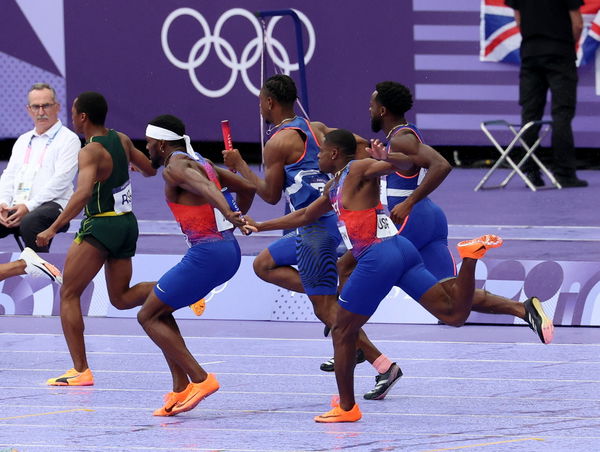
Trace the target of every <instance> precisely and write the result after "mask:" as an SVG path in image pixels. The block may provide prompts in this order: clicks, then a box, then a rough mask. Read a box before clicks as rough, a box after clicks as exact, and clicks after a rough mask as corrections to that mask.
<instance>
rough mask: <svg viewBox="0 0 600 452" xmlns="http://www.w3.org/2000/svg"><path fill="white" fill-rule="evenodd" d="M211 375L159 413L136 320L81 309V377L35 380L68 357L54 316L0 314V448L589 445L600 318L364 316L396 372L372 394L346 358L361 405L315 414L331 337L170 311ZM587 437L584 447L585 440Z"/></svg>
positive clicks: (321, 404) (158, 388)
mask: <svg viewBox="0 0 600 452" xmlns="http://www.w3.org/2000/svg"><path fill="white" fill-rule="evenodd" d="M180 325H181V329H182V332H183V334H184V336H185V337H186V341H187V344H188V346H189V348H190V350H191V351H192V353H193V354H194V355H195V356H196V358H197V359H198V361H199V362H200V363H201V364H202V365H203V366H204V367H205V368H206V369H207V370H208V371H209V372H213V373H215V374H216V376H217V378H218V379H219V381H220V383H221V389H220V390H219V391H218V392H217V393H215V394H213V395H212V396H210V397H208V398H207V399H206V400H204V401H203V402H202V403H201V404H200V405H198V407H196V408H195V409H194V410H192V411H190V412H187V413H183V414H180V415H178V416H175V417H170V418H157V417H153V416H152V411H153V410H154V409H156V408H158V407H159V406H161V404H162V403H161V402H162V397H161V396H162V394H163V393H165V392H167V391H168V390H169V389H170V388H169V385H170V382H171V381H170V376H169V373H168V370H167V366H166V364H165V362H164V359H163V357H162V354H161V353H160V352H159V350H158V349H157V347H156V346H155V345H154V344H153V343H152V342H151V341H150V340H149V339H148V338H147V337H146V336H145V335H144V334H143V331H142V330H141V328H140V327H139V326H138V325H137V323H136V322H135V320H129V319H99V318H88V319H87V326H88V329H87V332H86V333H87V348H88V353H89V360H90V363H91V366H92V370H93V371H94V373H95V377H96V385H95V386H93V387H82V388H75V387H71V388H68V387H67V388H65V387H62V388H61V387H58V388H57V387H48V386H44V384H43V382H44V381H45V379H46V378H48V377H52V376H56V375H58V374H60V373H62V372H63V371H64V370H65V369H66V368H67V367H69V366H70V359H69V356H68V353H67V350H66V347H65V345H64V339H63V338H62V334H61V332H60V323H59V321H58V319H53V318H46V319H43V318H34V319H31V318H0V327H1V328H0V329H1V330H2V331H3V333H1V334H0V342H1V343H2V350H3V351H2V354H1V355H0V356H1V357H2V358H1V364H0V372H1V374H2V383H0V389H1V394H2V395H1V396H0V413H1V414H0V428H1V431H2V435H1V437H0V447H2V448H5V449H0V450H11V449H10V448H13V449H15V450H18V451H37V450H73V451H80V450H81V451H88V450H123V451H132V450H142V451H144V450H147V451H151V450H166V451H179V450H199V451H216V450H219V451H225V450H227V451H298V450H303V451H330V450H341V449H348V450H356V451H391V450H403V451H404V450H407V451H434V450H444V451H446V450H460V449H464V448H469V449H470V448H473V450H478V451H510V450H519V451H532V452H533V451H544V452H546V451H561V450H596V447H597V444H598V442H599V441H600V434H599V433H598V419H599V418H600V409H599V408H598V407H599V404H598V401H599V400H598V393H599V392H600V380H598V373H599V372H600V361H598V348H599V345H598V343H599V339H600V330H599V329H592V328H586V329H584V328H559V329H558V331H557V333H556V342H555V343H554V344H552V345H549V346H546V345H542V344H540V343H539V342H537V338H536V336H535V335H534V334H533V333H532V332H531V331H530V330H529V329H528V328H526V327H518V326H512V327H503V326H466V327H463V328H460V329H454V328H451V327H446V326H437V325H429V326H425V325H421V326H415V325H368V326H367V332H368V333H369V335H370V336H371V337H372V338H373V339H374V340H375V342H376V343H377V344H378V345H379V346H380V347H381V348H382V349H383V350H384V351H385V352H386V353H387V354H388V355H389V356H390V357H391V358H392V359H393V360H395V361H397V362H398V363H399V365H400V366H401V367H402V369H403V372H404V374H405V375H404V377H403V378H402V379H401V380H400V381H399V382H398V384H397V385H396V386H395V387H394V389H393V390H392V391H391V393H390V394H389V395H388V397H387V398H386V399H385V400H382V401H366V400H362V398H361V397H360V395H361V394H362V393H364V392H366V391H368V390H369V389H370V388H371V387H372V384H373V383H374V380H373V376H374V374H375V372H374V370H373V369H372V368H371V367H370V366H369V365H368V364H366V363H365V364H361V365H359V366H357V369H356V383H355V387H356V391H357V396H358V398H357V401H358V403H359V404H360V406H361V409H362V411H363V419H362V420H361V421H359V422H357V423H352V424H329V425H327V424H317V423H315V422H314V421H313V419H312V418H313V416H315V415H317V414H320V413H322V412H324V411H326V410H328V409H329V408H328V404H329V400H330V397H331V395H332V394H335V393H336V387H335V380H334V377H333V375H332V374H327V373H324V372H321V371H320V370H319V364H320V363H321V362H322V361H323V360H324V359H326V358H329V356H330V355H331V342H330V341H329V340H327V339H323V338H322V337H319V336H320V331H321V328H320V327H319V325H318V324H315V323H284V322H252V321H214V320H213V321H210V320H206V321H202V320H197V321H193V320H192V321H182V322H180ZM594 444H596V446H594Z"/></svg>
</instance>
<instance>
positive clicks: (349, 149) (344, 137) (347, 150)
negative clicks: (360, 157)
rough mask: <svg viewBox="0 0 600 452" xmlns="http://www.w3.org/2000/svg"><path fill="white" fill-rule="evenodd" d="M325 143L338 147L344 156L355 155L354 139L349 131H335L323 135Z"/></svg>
mask: <svg viewBox="0 0 600 452" xmlns="http://www.w3.org/2000/svg"><path fill="white" fill-rule="evenodd" d="M325 141H326V142H327V143H330V144H332V145H334V146H336V147H338V148H339V149H340V150H341V151H342V153H344V155H347V156H353V155H354V154H356V138H354V134H353V133H352V132H350V131H349V130H345V129H336V130H333V131H331V132H329V133H328V134H327V135H325Z"/></svg>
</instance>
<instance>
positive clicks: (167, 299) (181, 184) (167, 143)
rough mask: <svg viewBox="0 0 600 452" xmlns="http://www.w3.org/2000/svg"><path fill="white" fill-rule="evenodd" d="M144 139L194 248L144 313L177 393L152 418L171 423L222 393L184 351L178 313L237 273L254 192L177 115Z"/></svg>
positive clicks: (159, 121)
mask: <svg viewBox="0 0 600 452" xmlns="http://www.w3.org/2000/svg"><path fill="white" fill-rule="evenodd" d="M146 140H147V141H148V145H147V149H148V151H149V152H150V156H151V158H152V163H153V165H154V166H155V167H158V166H160V165H164V166H165V170H164V172H163V178H164V179H165V195H166V198H167V204H168V205H169V208H170V209H171V211H172V212H173V216H174V217H175V219H176V220H177V222H178V223H179V225H180V226H181V230H182V231H183V233H184V234H185V236H186V238H187V241H188V243H189V245H190V249H189V250H188V252H187V253H186V255H185V256H184V257H183V259H182V260H181V262H180V263H179V264H177V265H176V266H175V267H173V268H172V269H171V270H169V271H168V272H167V273H165V274H164V275H163V276H162V277H161V278H160V280H159V281H158V283H157V284H156V287H154V290H153V291H152V292H151V293H150V295H149V296H148V299H147V300H146V302H145V303H144V306H142V309H141V310H140V312H139V313H138V320H139V322H140V324H141V325H142V327H143V328H144V330H145V331H146V333H147V334H148V336H150V339H152V340H153V341H154V343H155V344H156V345H158V346H159V347H160V349H161V350H162V352H163V354H164V355H165V359H166V360H167V364H168V366H169V369H170V370H171V375H172V377H173V391H172V392H169V393H168V394H167V395H166V396H165V404H164V406H163V407H161V408H159V409H157V410H156V411H154V415H155V416H173V415H175V414H178V413H182V412H184V411H189V410H191V409H192V408H194V407H195V406H196V405H198V403H200V401H201V400H202V399H204V398H205V397H207V396H209V395H210V394H212V393H214V392H215V391H217V390H218V389H219V383H218V382H217V379H216V378H215V376H214V374H207V373H206V371H205V370H204V369H203V368H202V367H201V366H200V364H198V362H197V361H196V359H194V357H193V356H192V354H191V353H190V352H189V350H188V349H187V347H186V346H185V342H184V340H183V337H181V333H180V331H179V328H178V327H177V323H176V322H175V318H174V317H173V312H174V311H176V310H177V309H179V308H181V307H183V306H187V305H190V304H192V303H194V302H195V301H197V300H198V299H200V298H203V297H205V296H206V295H208V293H210V291H211V290H212V289H214V288H215V287H217V286H220V285H221V284H223V283H225V282H227V281H229V280H230V279H231V278H232V277H233V275H235V273H236V272H237V269H238V268H239V266H240V261H241V253H240V247H239V245H238V243H237V240H236V239H235V237H234V236H233V227H234V226H237V227H239V226H242V225H243V224H244V220H243V218H242V213H245V212H246V211H247V210H248V209H249V208H250V205H251V204H252V200H253V199H254V193H255V188H254V186H253V185H252V184H251V183H250V182H248V181H247V180H246V179H243V178H241V177H240V176H238V175H236V174H233V173H232V172H231V171H226V170H223V169H221V168H218V167H216V166H214V165H213V164H212V163H211V162H210V161H208V160H206V159H205V158H204V157H202V156H201V155H200V154H197V153H195V152H194V150H193V149H192V147H191V145H190V144H189V137H187V136H186V135H185V125H184V124H183V122H181V120H180V119H179V118H177V117H175V116H172V115H162V116H159V117H157V118H155V119H154V120H152V121H150V124H148V127H147V128H146ZM222 186H225V187H227V188H228V189H229V190H230V191H232V192H236V193H237V201H238V205H239V208H240V209H241V212H240V211H236V212H234V211H233V210H232V208H231V206H230V205H229V204H228V202H227V200H226V199H225V197H224V196H223V194H222V193H221V187H222Z"/></svg>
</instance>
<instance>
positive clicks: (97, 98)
mask: <svg viewBox="0 0 600 452" xmlns="http://www.w3.org/2000/svg"><path fill="white" fill-rule="evenodd" d="M74 106H75V111H76V112H77V113H85V114H86V115H87V116H88V119H89V120H90V122H91V123H92V124H95V125H97V126H103V125H104V121H106V114H107V113H108V104H107V103H106V99H105V98H104V96H103V95H102V94H100V93H96V92H94V91H86V92H85V93H81V94H80V95H79V96H77V99H75V104H74Z"/></svg>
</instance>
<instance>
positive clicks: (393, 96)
mask: <svg viewBox="0 0 600 452" xmlns="http://www.w3.org/2000/svg"><path fill="white" fill-rule="evenodd" d="M375 89H376V90H377V96H375V100H376V101H377V102H379V103H380V104H381V105H383V106H384V107H385V108H387V109H388V110H389V111H390V112H391V113H392V114H394V115H396V116H404V113H406V112H407V111H408V110H410V109H411V108H412V106H413V97H412V94H411V92H410V90H409V89H408V88H407V87H406V86H404V85H402V84H401V83H398V82H390V81H387V82H380V83H378V84H377V85H375Z"/></svg>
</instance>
